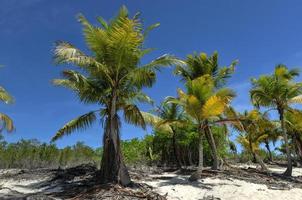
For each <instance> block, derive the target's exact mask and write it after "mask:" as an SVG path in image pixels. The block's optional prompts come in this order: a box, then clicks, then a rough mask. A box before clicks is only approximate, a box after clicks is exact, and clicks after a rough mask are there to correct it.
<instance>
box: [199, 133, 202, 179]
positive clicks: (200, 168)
mask: <svg viewBox="0 0 302 200" xmlns="http://www.w3.org/2000/svg"><path fill="white" fill-rule="evenodd" d="M202 142H203V136H202V133H201V131H200V133H199V148H198V153H199V154H198V155H199V156H198V172H199V173H202V170H203V144H202Z"/></svg>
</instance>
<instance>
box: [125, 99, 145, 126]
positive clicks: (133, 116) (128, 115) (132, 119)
mask: <svg viewBox="0 0 302 200" xmlns="http://www.w3.org/2000/svg"><path fill="white" fill-rule="evenodd" d="M123 110H124V117H125V120H126V122H128V123H130V124H133V125H135V126H140V127H142V128H143V129H145V128H146V122H145V119H144V117H143V115H142V113H141V111H140V110H139V108H138V107H137V106H136V105H133V104H130V105H125V106H124V107H123Z"/></svg>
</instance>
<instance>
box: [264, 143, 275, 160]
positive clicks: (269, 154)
mask: <svg viewBox="0 0 302 200" xmlns="http://www.w3.org/2000/svg"><path fill="white" fill-rule="evenodd" d="M264 143H265V148H266V149H267V151H268V159H269V161H270V162H273V155H272V151H271V149H270V147H269V142H268V140H265V141H264Z"/></svg>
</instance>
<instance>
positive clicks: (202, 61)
mask: <svg viewBox="0 0 302 200" xmlns="http://www.w3.org/2000/svg"><path fill="white" fill-rule="evenodd" d="M237 63H238V61H237V60H235V61H233V62H232V63H231V64H230V65H229V66H223V67H222V66H219V63H218V53H217V52H216V51H215V52H214V53H213V54H212V55H211V56H207V54H206V53H200V54H197V53H193V54H192V55H188V56H187V58H186V60H185V64H183V63H182V64H181V65H177V66H176V68H175V73H176V74H177V75H180V76H181V78H182V80H183V81H190V80H194V79H196V78H198V77H200V76H203V75H210V76H211V77H212V79H213V82H214V88H215V89H216V90H217V89H219V88H221V87H223V86H225V83H226V80H227V79H228V78H230V77H231V75H232V74H233V72H234V69H235V66H236V65H237ZM205 136H206V138H207V141H208V143H209V145H210V148H211V152H212V157H213V166H212V168H213V169H215V170H216V169H218V153H217V147H216V143H215V139H214V136H213V134H212V132H211V130H208V131H207V132H206V133H205Z"/></svg>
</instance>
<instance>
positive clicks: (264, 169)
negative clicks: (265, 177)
mask: <svg viewBox="0 0 302 200" xmlns="http://www.w3.org/2000/svg"><path fill="white" fill-rule="evenodd" d="M255 158H256V161H257V163H258V164H259V165H260V166H261V169H262V170H263V171H268V169H267V167H266V166H265V164H264V162H263V160H262V158H261V157H260V156H259V155H258V154H257V153H255Z"/></svg>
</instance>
